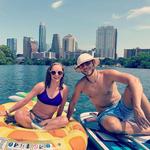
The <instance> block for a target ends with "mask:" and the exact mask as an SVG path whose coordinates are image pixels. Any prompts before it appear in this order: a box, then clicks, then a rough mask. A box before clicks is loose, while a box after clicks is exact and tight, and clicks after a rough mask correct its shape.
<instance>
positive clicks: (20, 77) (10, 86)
mask: <svg viewBox="0 0 150 150" xmlns="http://www.w3.org/2000/svg"><path fill="white" fill-rule="evenodd" d="M47 67H48V66H36V65H31V66H30V65H0V103H5V102H8V101H10V100H9V99H8V96H10V95H14V94H15V93H16V92H18V91H30V90H31V89H32V87H33V86H34V85H35V84H36V83H37V82H40V81H43V80H45V74H46V70H47ZM98 69H101V68H98ZM113 69H116V70H119V71H122V72H128V73H131V74H133V75H136V76H137V77H139V78H140V80H141V82H142V84H143V88H144V92H145V94H146V95H147V97H148V98H149V99H150V69H128V68H113ZM82 76H83V75H82V74H80V73H76V72H75V71H74V69H73V67H72V66H69V67H65V79H64V81H65V83H66V84H67V85H68V87H69V98H68V101H69V100H70V97H71V95H72V93H73V89H74V86H75V84H76V82H77V81H78V80H79V79H80V78H81V77H82ZM118 87H119V89H120V91H121V92H123V90H124V87H125V86H124V85H122V84H118ZM76 108H77V112H76V113H75V117H77V118H78V115H79V114H80V113H81V112H84V111H92V110H95V109H94V108H93V106H92V104H91V103H90V101H89V99H88V97H86V96H85V95H81V97H80V99H79V101H78V103H77V105H76Z"/></svg>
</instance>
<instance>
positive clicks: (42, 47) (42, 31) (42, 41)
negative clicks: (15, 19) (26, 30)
mask: <svg viewBox="0 0 150 150" xmlns="http://www.w3.org/2000/svg"><path fill="white" fill-rule="evenodd" d="M44 51H46V27H45V24H43V23H40V26H39V52H44Z"/></svg>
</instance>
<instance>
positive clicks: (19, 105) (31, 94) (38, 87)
mask: <svg viewBox="0 0 150 150" xmlns="http://www.w3.org/2000/svg"><path fill="white" fill-rule="evenodd" d="M41 89H42V83H38V84H36V85H35V86H34V87H33V89H32V90H31V91H30V92H29V93H28V94H27V96H26V97H25V98H24V99H23V100H21V101H19V102H17V103H16V104H15V105H14V106H12V107H11V108H10V109H8V110H7V111H6V113H7V114H9V113H12V112H14V111H16V110H18V109H20V108H22V107H23V106H25V105H26V104H27V103H29V101H31V99H32V98H33V97H35V96H37V94H38V93H39V92H40V91H41ZM7 114H6V115H7Z"/></svg>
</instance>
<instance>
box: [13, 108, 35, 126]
mask: <svg viewBox="0 0 150 150" xmlns="http://www.w3.org/2000/svg"><path fill="white" fill-rule="evenodd" d="M15 120H16V122H17V123H18V124H19V125H21V126H23V127H25V128H32V126H31V119H30V112H29V111H28V110H27V109H26V108H22V109H19V110H17V111H16V112H15Z"/></svg>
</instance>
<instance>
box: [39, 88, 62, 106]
mask: <svg viewBox="0 0 150 150" xmlns="http://www.w3.org/2000/svg"><path fill="white" fill-rule="evenodd" d="M37 98H38V99H39V101H40V102H42V103H44V104H47V105H53V106H58V105H60V104H61V102H62V96H61V93H60V91H59V93H58V94H57V95H56V97H55V98H52V99H51V98H49V97H48V95H47V91H46V89H45V90H44V91H43V92H42V93H41V94H39V95H37Z"/></svg>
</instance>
